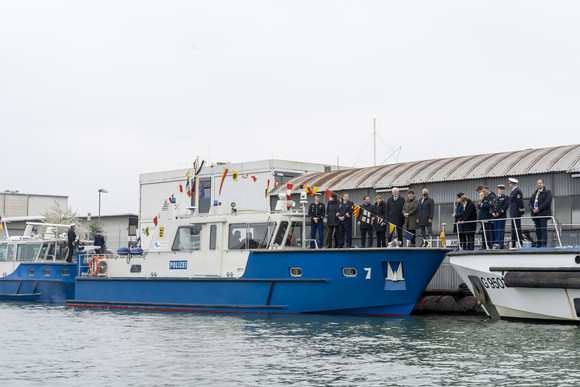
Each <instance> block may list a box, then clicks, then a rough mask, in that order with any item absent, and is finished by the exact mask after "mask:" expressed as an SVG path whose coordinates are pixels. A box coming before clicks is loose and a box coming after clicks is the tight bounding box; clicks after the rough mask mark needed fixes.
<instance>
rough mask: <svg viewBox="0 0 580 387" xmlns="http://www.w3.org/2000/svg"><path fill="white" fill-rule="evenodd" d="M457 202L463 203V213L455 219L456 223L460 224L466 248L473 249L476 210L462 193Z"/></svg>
mask: <svg viewBox="0 0 580 387" xmlns="http://www.w3.org/2000/svg"><path fill="white" fill-rule="evenodd" d="M459 202H460V203H461V204H462V205H463V207H464V209H463V213H462V214H461V216H460V217H459V219H458V220H457V223H461V224H462V226H463V227H462V229H463V231H462V232H463V234H464V235H465V241H466V247H465V248H466V249H467V250H473V249H474V248H475V245H474V240H475V228H476V225H477V223H476V222H475V221H476V220H477V210H476V208H475V204H474V203H473V202H472V201H471V200H469V198H468V197H467V196H465V195H463V196H462V197H461V198H459Z"/></svg>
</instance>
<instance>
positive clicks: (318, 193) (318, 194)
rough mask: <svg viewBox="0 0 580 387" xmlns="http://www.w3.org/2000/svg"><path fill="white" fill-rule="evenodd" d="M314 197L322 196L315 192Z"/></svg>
mask: <svg viewBox="0 0 580 387" xmlns="http://www.w3.org/2000/svg"><path fill="white" fill-rule="evenodd" d="M314 196H322V194H321V193H320V192H317V193H315V194H314Z"/></svg>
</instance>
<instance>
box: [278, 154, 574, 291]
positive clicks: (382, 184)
mask: <svg viewBox="0 0 580 387" xmlns="http://www.w3.org/2000/svg"><path fill="white" fill-rule="evenodd" d="M508 177H514V178H516V179H518V180H519V187H520V189H521V190H522V192H523V194H524V200H525V203H526V206H527V201H528V200H529V198H530V196H531V195H532V193H533V192H534V191H535V189H536V181H537V180H538V179H542V180H544V182H545V184H546V188H548V189H550V190H551V191H552V195H553V202H552V213H553V214H554V217H555V218H556V219H557V220H558V221H559V224H560V226H561V227H562V230H563V236H564V238H563V243H564V244H570V245H578V244H580V145H566V146H558V147H550V148H540V149H526V150H519V151H513V152H502V153H490V154H481V155H474V156H461V157H450V158H444V159H432V160H421V161H414V162H407V163H398V164H390V165H380V166H373V167H367V168H356V169H348V170H338V171H332V172H314V173H306V174H303V175H300V176H297V177H295V178H293V179H290V180H289V181H288V183H290V184H292V185H293V190H292V200H294V201H295V202H297V203H298V202H299V193H300V192H301V189H300V186H304V185H307V186H310V187H318V188H319V190H320V191H321V192H325V191H326V190H330V191H333V192H336V193H338V194H339V195H341V194H343V193H345V192H348V193H349V196H350V200H352V201H353V202H354V203H356V204H360V203H362V201H363V198H364V196H367V195H368V196H370V197H371V198H374V197H375V196H376V195H381V196H382V197H383V198H384V199H385V200H386V199H387V198H388V197H390V196H391V191H392V189H393V188H395V187H397V188H399V190H400V191H401V195H402V197H403V198H406V196H407V195H406V191H407V190H409V189H413V190H414V191H415V193H416V194H417V195H420V193H421V190H422V189H423V188H428V189H429V195H430V197H431V198H433V199H434V201H435V215H434V220H433V233H434V234H435V235H437V234H439V233H440V232H441V228H442V224H443V223H445V224H446V234H447V240H448V244H449V245H452V246H453V245H456V243H457V237H456V236H454V235H453V234H452V230H453V217H452V214H453V208H454V205H455V201H456V199H457V196H456V195H457V193H458V192H463V193H465V194H466V195H467V196H468V197H470V198H472V199H476V195H477V194H476V188H477V186H479V185H488V186H489V187H490V188H491V189H492V191H494V192H497V186H498V184H506V186H507V183H508V180H507V179H508ZM280 193H286V185H284V186H278V187H277V188H276V189H275V190H273V191H272V192H271V197H270V200H271V202H272V208H274V207H273V205H274V203H275V202H276V200H277V196H278V194H280ZM506 194H509V189H508V190H507V192H506ZM309 200H310V201H313V199H312V198H311V197H310V198H309ZM524 216H527V217H529V216H530V213H529V210H527V209H526V214H525V215H524ZM522 227H525V228H529V229H530V230H533V224H532V222H531V220H528V221H524V222H523V224H522ZM354 230H355V231H354V234H355V238H354V240H355V241H356V240H357V236H359V235H360V230H358V228H355V229H354ZM506 236H509V232H506ZM551 237H552V238H554V234H553V233H552V235H551ZM460 282H461V280H460V278H459V276H458V275H457V274H456V273H455V272H454V270H453V269H452V268H451V266H450V265H449V263H448V259H446V261H445V262H444V264H443V265H442V267H441V268H440V270H439V272H438V273H437V274H436V276H435V277H434V279H433V281H432V282H431V284H430V285H429V287H428V289H457V286H458V285H459V283H460Z"/></svg>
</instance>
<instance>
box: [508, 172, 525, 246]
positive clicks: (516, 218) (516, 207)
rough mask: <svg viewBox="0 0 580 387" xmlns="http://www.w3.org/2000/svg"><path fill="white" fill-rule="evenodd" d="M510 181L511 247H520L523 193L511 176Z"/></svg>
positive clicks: (523, 206)
mask: <svg viewBox="0 0 580 387" xmlns="http://www.w3.org/2000/svg"><path fill="white" fill-rule="evenodd" d="M508 181H509V182H510V189H511V190H512V192H511V193H510V218H512V220H511V222H512V247H518V246H519V247H521V244H522V240H523V235H522V220H521V219H520V218H521V217H522V216H524V212H525V211H526V209H525V205H524V195H523V194H522V190H521V189H520V188H519V187H518V183H519V182H518V181H517V180H516V179H514V178H513V177H510V178H509V179H508Z"/></svg>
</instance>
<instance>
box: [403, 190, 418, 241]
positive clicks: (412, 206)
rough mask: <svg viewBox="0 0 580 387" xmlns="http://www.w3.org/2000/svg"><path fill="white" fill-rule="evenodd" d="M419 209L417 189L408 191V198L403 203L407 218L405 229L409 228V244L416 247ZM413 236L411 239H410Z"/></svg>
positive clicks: (404, 215) (404, 213)
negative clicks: (416, 195)
mask: <svg viewBox="0 0 580 387" xmlns="http://www.w3.org/2000/svg"><path fill="white" fill-rule="evenodd" d="M418 210H419V201H418V200H417V198H416V197H415V191H413V190H412V189H410V190H409V191H407V200H405V203H404V204H403V209H402V210H401V211H402V212H403V217H404V218H405V230H407V246H410V247H415V236H416V234H417V227H419V226H418V225H417V211H418ZM409 237H411V240H409Z"/></svg>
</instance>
